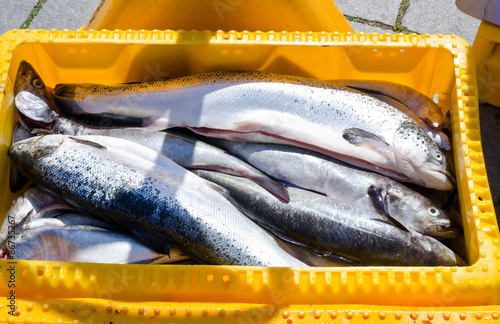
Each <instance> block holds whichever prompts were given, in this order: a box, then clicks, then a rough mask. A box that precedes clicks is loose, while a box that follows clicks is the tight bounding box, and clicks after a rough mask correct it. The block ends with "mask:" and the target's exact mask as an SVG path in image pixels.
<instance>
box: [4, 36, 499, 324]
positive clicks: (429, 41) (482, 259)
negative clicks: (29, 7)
mask: <svg viewBox="0 0 500 324" xmlns="http://www.w3.org/2000/svg"><path fill="white" fill-rule="evenodd" d="M21 60H27V61H29V62H31V63H32V64H33V65H34V67H35V68H36V69H37V70H38V71H39V73H40V74H41V76H42V77H43V78H44V81H45V82H46V84H47V85H48V86H51V87H53V86H54V85H55V84H56V83H61V82H63V83H64V82H76V83H82V82H83V83H84V82H97V83H108V84H110V83H118V82H132V81H153V80H159V79H162V78H165V77H172V78H173V77H178V76H183V75H189V74H194V73H201V72H207V71H216V70H228V69H229V70H259V71H269V72H277V73H286V74H293V75H299V76H305V77H311V78H316V79H320V80H332V79H338V78H342V79H345V78H354V79H379V80H390V81H393V82H400V83H402V84H405V85H408V86H411V87H413V88H415V89H416V90H418V91H420V92H422V93H424V94H425V95H427V96H428V97H431V98H438V100H439V106H440V107H441V108H442V109H443V111H448V110H449V111H450V112H451V118H452V130H453V152H454V162H455V168H456V177H457V183H458V193H459V198H460V213H461V215H462V218H463V223H464V229H465V238H466V245H467V256H468V260H467V261H468V264H469V266H465V267H346V268H264V267H237V266H181V265H104V264H86V263H80V264H78V263H63V262H34V261H23V260H15V261H7V260H0V295H1V296H4V297H9V296H10V291H11V289H10V288H9V287H8V285H9V279H10V275H11V273H10V271H9V267H11V266H13V267H14V269H15V270H14V273H15V298H16V300H17V302H18V304H17V305H18V312H19V314H18V315H19V317H17V318H16V317H14V320H15V321H21V322H22V321H24V319H26V320H28V319H29V318H31V319H37V320H44V319H46V320H49V318H50V319H55V318H57V316H58V314H69V315H68V317H70V315H72V314H70V313H69V312H70V311H69V310H68V309H73V308H71V307H77V306H76V305H75V304H74V303H75V302H78V301H79V300H80V299H88V301H90V302H91V303H95V305H93V306H94V308H92V306H90V311H97V310H99V312H101V311H102V314H107V313H104V312H107V311H108V306H110V307H111V308H110V309H111V312H110V313H111V314H113V315H110V314H108V315H106V316H110V319H109V320H110V321H115V320H116V321H119V320H120V319H121V318H122V317H120V316H122V315H120V314H121V313H115V309H114V308H113V305H119V306H120V307H121V308H120V312H121V309H122V308H124V307H127V306H126V305H131V306H130V307H135V306H134V305H136V306H138V307H143V309H142V311H143V312H144V314H146V312H147V314H148V315H149V316H148V317H146V318H144V319H143V318H142V317H141V319H140V321H142V322H145V321H146V320H151V317H154V312H155V311H156V308H159V309H160V313H161V316H162V317H163V316H165V317H167V318H169V319H170V317H168V316H170V315H168V314H169V313H167V309H170V307H171V306H170V305H173V304H176V303H181V304H179V306H175V307H173V306H172V307H173V309H174V314H180V312H181V310H182V311H183V312H184V309H185V305H195V304H196V303H200V305H202V306H200V307H201V308H202V311H201V315H200V314H199V312H198V310H197V311H196V314H197V315H196V316H203V314H204V313H203V312H204V311H205V310H206V311H207V313H206V314H207V316H209V317H210V318H211V319H212V320H213V321H216V320H217V319H218V318H219V317H218V316H221V317H222V318H226V317H225V316H226V315H227V316H229V315H230V316H233V315H234V314H233V310H235V311H236V310H237V309H240V308H244V306H241V305H243V304H246V305H247V306H248V307H251V305H254V304H258V305H262V304H264V305H275V306H276V307H278V306H279V307H285V306H280V305H289V307H292V306H293V307H295V308H293V307H292V308H293V309H295V310H298V309H304V310H303V311H302V310H298V311H297V312H295V311H290V312H289V313H287V314H289V315H287V316H289V317H287V318H283V316H284V313H279V314H278V315H276V314H274V313H271V318H274V319H275V320H276V321H278V320H279V321H283V322H286V323H292V322H295V321H298V320H304V321H315V320H316V318H315V315H314V314H315V313H314V306H305V305H326V306H324V307H325V308H324V309H327V310H329V311H330V310H334V309H338V312H337V313H336V314H337V315H338V316H339V321H344V320H348V319H352V320H354V321H355V322H356V321H358V322H366V321H367V320H368V319H369V320H370V321H378V320H380V321H387V320H386V319H385V318H384V319H381V318H380V316H381V315H380V312H382V313H384V314H385V316H387V319H389V318H390V319H391V320H394V319H397V320H399V319H398V318H397V317H395V316H400V317H401V319H403V317H404V320H405V321H410V319H413V318H412V317H411V316H417V318H418V319H420V320H426V318H427V319H428V317H426V316H429V315H428V312H431V313H433V314H434V315H433V316H435V318H436V319H437V318H438V317H439V318H443V320H446V318H444V317H443V316H445V315H444V314H448V315H449V316H448V315H446V316H448V317H449V318H448V319H453V320H456V319H461V317H460V316H461V313H460V312H459V310H461V309H462V308H461V307H465V306H467V307H468V308H464V312H465V313H464V314H465V315H464V316H465V318H466V319H469V320H475V319H478V320H481V321H483V320H485V319H486V317H488V319H489V320H491V319H495V316H496V318H498V315H494V314H498V311H499V308H500V306H499V305H500V275H499V272H500V234H499V231H498V224H497V221H496V217H495V214H494V209H493V202H492V199H491V195H490V191H489V185H488V179H487V176H486V170H485V165H484V160H483V155H482V147H481V137H480V130H479V115H478V101H477V95H478V94H477V87H476V75H475V66H474V64H473V59H472V51H471V49H470V47H469V45H467V43H466V42H465V41H463V40H462V39H460V38H458V37H455V36H442V35H433V36H431V35H414V34H412V35H403V34H397V35H391V34H384V35H378V34H370V35H367V34H364V33H359V34H353V33H339V32H331V33H328V32H304V33H302V32H267V33H265V32H255V33H252V32H210V31H171V30H166V31H133V30H127V31H122V30H115V31H107V30H104V31H93V30H91V31H78V32H75V31H69V30H64V31H56V30H52V31H41V30H40V31H29V30H28V31H20V30H14V31H11V32H8V33H7V34H5V35H3V36H2V37H1V38H0V73H1V74H0V88H1V89H2V90H3V91H2V92H0V103H1V106H0V138H1V141H0V169H1V170H2V172H1V173H0V186H1V187H0V190H1V192H2V195H1V196H0V215H2V216H1V217H4V215H5V213H6V211H7V210H8V208H9V206H10V204H11V203H12V200H13V199H14V198H15V196H14V195H12V194H10V192H9V189H8V166H9V160H8V157H7V154H6V152H7V150H8V148H9V143H10V140H11V132H12V128H13V125H14V123H15V121H16V117H15V111H14V106H13V93H12V91H13V90H12V84H13V81H14V78H15V74H16V70H17V67H18V65H19V63H20V61H21ZM1 217H0V218H1ZM8 262H14V263H13V264H9V263H8ZM51 300H57V301H54V304H52V301H51ZM30 301H31V302H30ZM61 301H64V302H66V303H68V306H60V305H61V303H63V304H64V302H61ZM113 301H119V303H115V302H113ZM30 303H31V306H30ZM103 304H106V305H107V306H106V308H104V310H103V309H102V307H103V306H102V305H103ZM45 305H47V306H45ZM55 305H57V306H55ZM91 305H92V304H91ZM176 305H177V304H176ZM349 305H351V306H349ZM352 305H358V306H352ZM490 305H497V306H495V307H493V306H490ZM3 306H4V307H2V308H0V311H2V310H5V311H7V310H8V308H7V305H6V304H4V305H3ZM146 306H147V307H146ZM60 307H62V309H60ZM144 307H145V308H144ZM259 307H260V306H259ZM318 307H319V306H318ZM404 307H406V308H404ZM471 307H478V308H471ZM30 308H31V309H32V310H31V311H30V310H29V309H30ZM130 309H132V308H130ZM221 309H224V310H225V311H222V313H220V315H218V314H219V313H218V312H221ZM399 309H401V310H402V311H398V310H399ZM474 309H478V313H475V312H474ZM316 310H318V311H319V310H320V308H318V309H316ZM341 310H342V311H341ZM412 310H413V311H412ZM134 311H137V312H141V309H140V308H138V309H135V308H134ZM186 311H187V310H186ZM301 311H302V312H303V313H302V315H301V313H300V312H301ZM74 312H75V314H77V313H78V311H74ZM168 312H170V310H169V311H168ZM193 312H194V310H193ZM256 312H258V311H257V310H256ZM311 312H312V313H311ZM365 312H367V314H368V315H366V316H368V319H367V318H365ZM413 312H415V314H416V315H415V314H414V313H413ZM450 312H451V313H450ZM479 313H481V314H482V315H477V314H479ZM99 314H101V313H99ZM150 314H153V315H150ZM186 314H187V313H186ZM239 314H244V316H246V317H245V319H249V318H250V319H251V318H252V317H251V316H252V315H251V314H252V313H251V311H250V313H249V314H247V313H246V312H243V311H241V310H240V313H239ZM254 314H257V313H254ZM259 314H260V313H259ZM266 314H267V313H266ZM273 314H274V315H273ZM311 314H312V315H311ZM327 314H329V313H327V312H326V311H325V312H320V318H323V319H326V318H327V316H332V315H327ZM397 314H400V315H397ZM438 314H439V316H438ZM75 316H76V315H75ZM100 316H101V315H100ZM103 316H104V315H103ZM186 316H187V315H186ZM248 316H250V317H248ZM255 316H260V315H255ZM273 316H276V317H273ZM301 316H302V317H303V318H302V319H301ZM316 316H317V315H316ZM478 316H479V317H478ZM68 317H64V320H65V321H66V320H67V318H68ZM0 318H1V317H0ZM99 318H101V317H99ZM231 318H232V317H231ZM57 319H60V318H57ZM172 319H173V318H172ZM8 320H9V321H11V319H10V318H9V319H8ZM135 320H137V318H136V317H134V318H133V321H135ZM124 321H126V319H124ZM137 321H139V320H137ZM179 321H181V322H189V321H190V319H189V317H182V319H181V320H179ZM266 321H267V320H266ZM440 321H441V319H440ZM11 322H12V323H13V321H11Z"/></svg>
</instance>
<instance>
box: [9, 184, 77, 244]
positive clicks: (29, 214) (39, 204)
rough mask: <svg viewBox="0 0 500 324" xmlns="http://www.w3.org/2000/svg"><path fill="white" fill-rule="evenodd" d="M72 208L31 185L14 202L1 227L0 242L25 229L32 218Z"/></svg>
mask: <svg viewBox="0 0 500 324" xmlns="http://www.w3.org/2000/svg"><path fill="white" fill-rule="evenodd" d="M68 210H72V208H71V207H69V206H68V205H66V204H63V203H61V201H60V200H59V199H58V198H56V197H54V196H53V195H51V194H48V193H46V192H45V191H42V190H40V189H38V188H36V187H33V186H32V187H29V188H28V189H26V191H25V192H23V193H22V194H21V195H20V196H19V197H18V198H17V199H16V200H15V201H14V202H13V204H12V206H11V207H10V209H9V211H8V212H7V214H6V215H5V218H4V220H3V223H2V226H1V227H0V243H3V242H5V240H7V237H8V236H11V235H13V234H15V232H21V231H23V226H26V224H29V223H30V222H31V221H32V220H34V219H37V218H43V217H53V216H55V215H58V214H60V213H61V212H62V211H68Z"/></svg>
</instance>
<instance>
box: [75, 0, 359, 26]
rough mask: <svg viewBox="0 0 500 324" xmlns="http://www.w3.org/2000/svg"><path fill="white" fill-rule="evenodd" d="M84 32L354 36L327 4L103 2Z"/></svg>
mask: <svg viewBox="0 0 500 324" xmlns="http://www.w3.org/2000/svg"><path fill="white" fill-rule="evenodd" d="M83 28H84V29H85V30H89V29H95V30H101V29H129V28H132V29H148V30H151V29H183V30H192V29H195V30H262V31H270V30H289V31H328V32H330V31H339V32H340V31H342V32H354V30H353V29H352V27H351V26H350V25H349V23H348V22H347V20H346V19H345V18H344V15H342V13H341V12H340V10H339V9H338V8H337V6H336V5H335V3H334V2H333V1H332V0H309V1H303V0H197V1H184V0H102V1H101V3H100V4H99V5H98V6H97V8H96V10H95V11H94V13H93V15H92V17H91V18H90V20H89V21H88V23H87V24H86V25H85V26H84V27H83Z"/></svg>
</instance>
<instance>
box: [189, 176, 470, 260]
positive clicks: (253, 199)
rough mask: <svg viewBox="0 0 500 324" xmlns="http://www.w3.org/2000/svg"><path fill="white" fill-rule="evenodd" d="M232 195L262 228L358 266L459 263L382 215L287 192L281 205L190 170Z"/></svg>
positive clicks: (249, 187)
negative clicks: (287, 201)
mask: <svg viewBox="0 0 500 324" xmlns="http://www.w3.org/2000/svg"><path fill="white" fill-rule="evenodd" d="M194 172H195V173H196V174H197V175H199V176H201V177H203V178H204V179H207V180H210V181H213V182H215V183H217V184H218V185H221V186H223V187H225V188H226V189H228V190H229V191H230V192H231V201H232V202H233V203H234V204H235V205H237V206H238V207H239V208H240V209H241V210H242V211H244V212H245V214H246V215H247V216H248V217H250V218H251V219H253V220H254V221H256V222H257V223H259V224H260V225H261V226H263V227H265V228H267V229H269V230H270V231H271V232H273V233H276V234H278V235H279V236H280V237H281V238H285V239H286V238H290V239H291V240H293V241H295V242H301V243H303V244H305V245H307V246H311V247H312V248H314V249H315V250H316V251H318V252H323V253H333V254H336V255H339V256H341V257H345V258H347V259H349V260H353V261H356V262H358V264H360V265H414V266H418V265H427V266H429V265H432V266H437V265H441V266H453V265H457V264H463V261H461V259H460V258H459V257H458V256H457V255H455V253H453V251H451V250H450V249H448V248H447V247H446V246H444V245H443V244H441V243H440V242H439V241H437V240H435V239H433V238H431V237H428V236H425V235H421V234H419V233H416V232H411V231H407V230H406V231H405V230H402V229H400V228H398V227H396V226H393V225H392V224H389V223H386V222H384V221H383V216H382V215H377V213H369V212H367V211H365V210H362V209H356V208H355V207H353V206H352V205H351V204H345V203H342V202H340V201H334V200H333V199H331V198H328V197H325V196H323V195H320V194H317V193H314V192H311V191H307V190H303V189H299V188H293V187H291V188H289V190H288V192H289V195H290V202H289V203H287V204H285V203H281V202H279V201H277V200H276V198H274V197H273V196H272V195H270V194H268V193H267V192H266V191H264V190H262V189H261V188H260V187H258V186H256V185H255V184H253V183H252V182H251V181H249V180H247V179H243V178H237V177H234V176H230V175H226V174H222V173H216V172H213V171H203V170H196V171H194Z"/></svg>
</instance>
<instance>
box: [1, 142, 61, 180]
mask: <svg viewBox="0 0 500 324" xmlns="http://www.w3.org/2000/svg"><path fill="white" fill-rule="evenodd" d="M64 140H65V137H64V135H43V136H38V137H31V138H28V139H25V140H22V141H19V142H17V143H14V144H13V145H12V146H11V147H10V149H9V157H10V158H11V159H12V161H13V162H14V164H15V165H16V167H17V168H18V169H19V170H21V172H23V174H25V175H27V174H30V170H31V169H32V168H33V166H34V165H35V164H36V163H37V162H38V161H39V160H40V159H42V158H43V157H45V156H47V155H49V154H51V153H53V152H55V151H56V150H57V149H58V148H59V147H60V146H61V145H62V143H63V142H64Z"/></svg>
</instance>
